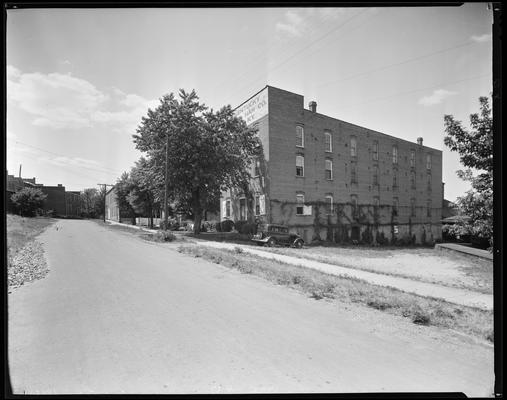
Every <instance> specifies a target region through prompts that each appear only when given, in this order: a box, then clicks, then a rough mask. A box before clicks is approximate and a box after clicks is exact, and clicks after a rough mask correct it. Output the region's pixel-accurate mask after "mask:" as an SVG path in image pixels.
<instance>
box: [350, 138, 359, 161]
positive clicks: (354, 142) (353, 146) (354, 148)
mask: <svg viewBox="0 0 507 400" xmlns="http://www.w3.org/2000/svg"><path fill="white" fill-rule="evenodd" d="M350 156H351V157H357V140H356V138H355V137H354V136H352V137H351V138H350Z"/></svg>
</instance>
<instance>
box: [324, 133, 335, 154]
mask: <svg viewBox="0 0 507 400" xmlns="http://www.w3.org/2000/svg"><path fill="white" fill-rule="evenodd" d="M324 141H325V146H326V151H327V152H329V153H330V152H332V151H333V137H332V136H331V132H324Z"/></svg>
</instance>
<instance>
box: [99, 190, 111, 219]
mask: <svg viewBox="0 0 507 400" xmlns="http://www.w3.org/2000/svg"><path fill="white" fill-rule="evenodd" d="M97 185H99V186H103V187H104V223H106V193H107V187H108V186H111V187H113V186H114V185H110V184H109V183H97Z"/></svg>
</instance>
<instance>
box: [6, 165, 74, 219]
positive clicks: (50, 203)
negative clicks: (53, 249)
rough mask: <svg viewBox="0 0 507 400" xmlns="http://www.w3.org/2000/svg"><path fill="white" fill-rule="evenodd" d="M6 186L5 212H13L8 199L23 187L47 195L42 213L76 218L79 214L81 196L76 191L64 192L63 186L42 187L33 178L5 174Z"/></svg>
mask: <svg viewBox="0 0 507 400" xmlns="http://www.w3.org/2000/svg"><path fill="white" fill-rule="evenodd" d="M6 183H7V185H6V192H5V196H6V202H5V203H6V209H7V212H13V211H14V209H13V204H12V201H11V199H10V197H11V196H12V195H13V194H14V193H16V192H17V191H19V190H21V189H23V188H25V187H33V188H37V189H40V190H41V192H42V193H44V194H45V195H47V197H46V199H45V201H44V206H43V210H44V212H52V213H53V215H54V216H59V217H77V216H80V214H81V196H80V193H79V192H78V191H69V192H66V191H65V186H63V185H61V184H58V185H57V186H44V185H43V184H41V183H37V182H36V181H35V178H20V177H15V176H14V175H9V174H8V173H7V182H6Z"/></svg>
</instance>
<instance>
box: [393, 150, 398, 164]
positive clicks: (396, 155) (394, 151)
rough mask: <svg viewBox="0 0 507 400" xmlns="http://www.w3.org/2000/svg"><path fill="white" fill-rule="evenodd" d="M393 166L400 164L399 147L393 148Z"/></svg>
mask: <svg viewBox="0 0 507 400" xmlns="http://www.w3.org/2000/svg"><path fill="white" fill-rule="evenodd" d="M393 164H398V146H393Z"/></svg>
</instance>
